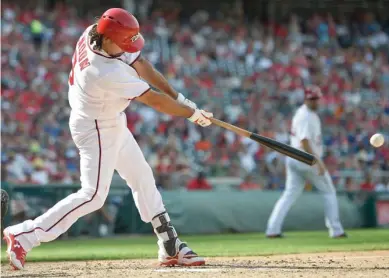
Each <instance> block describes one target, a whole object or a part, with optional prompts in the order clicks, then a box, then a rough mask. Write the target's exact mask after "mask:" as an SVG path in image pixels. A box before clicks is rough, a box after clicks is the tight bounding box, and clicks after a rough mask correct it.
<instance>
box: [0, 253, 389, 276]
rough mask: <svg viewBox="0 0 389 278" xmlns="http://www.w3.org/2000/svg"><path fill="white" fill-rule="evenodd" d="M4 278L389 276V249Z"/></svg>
mask: <svg viewBox="0 0 389 278" xmlns="http://www.w3.org/2000/svg"><path fill="white" fill-rule="evenodd" d="M1 274H2V275H1V277H88V278H89V277H93V278H108V277H132V278H141V277H142V278H153V277H158V278H160V277H166V278H167V277H202V278H203V277H218V278H219V277H352V278H357V277H389V251H371V252H352V253H345V252H338V253H322V254H295V255H283V256H279V255H277V256H261V257H238V258H209V259H208V260H207V265H206V266H204V267H200V268H199V267H197V268H180V267H173V268H161V267H158V266H157V265H156V261H155V260H125V261H124V260H123V261H120V260H119V261H87V262H85V261H84V262H57V263H29V264H28V265H27V267H26V269H25V270H23V271H11V270H10V269H9V267H8V265H4V264H3V265H2V269H1Z"/></svg>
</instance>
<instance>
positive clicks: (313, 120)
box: [266, 86, 346, 238]
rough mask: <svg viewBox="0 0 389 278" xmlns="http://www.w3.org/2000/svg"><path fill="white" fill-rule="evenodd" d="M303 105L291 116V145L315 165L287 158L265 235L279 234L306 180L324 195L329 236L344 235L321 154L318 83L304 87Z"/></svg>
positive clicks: (333, 188) (332, 186)
mask: <svg viewBox="0 0 389 278" xmlns="http://www.w3.org/2000/svg"><path fill="white" fill-rule="evenodd" d="M304 94H305V101H304V104H303V105H302V106H301V107H299V108H298V109H297V111H296V114H295V115H294V117H293V119H292V131H291V145H292V146H293V147H295V148H298V149H301V150H303V151H306V152H308V153H311V154H313V155H314V156H315V157H316V159H317V167H312V166H309V165H306V164H304V163H302V162H299V161H297V160H295V159H293V158H289V157H288V158H287V159H286V184H285V190H284V192H283V194H282V196H281V198H280V199H279V200H278V201H277V203H276V205H275V207H274V208H273V211H272V213H271V216H270V218H269V221H268V224H267V230H266V236H267V237H269V238H276V237H282V232H281V229H282V224H283V222H284V219H285V216H286V215H287V213H288V211H289V209H290V208H291V206H292V205H293V203H294V202H295V201H296V199H297V198H298V197H299V196H300V195H301V193H302V192H303V190H304V187H305V182H306V181H308V182H310V183H311V184H313V185H314V186H315V187H316V188H317V189H318V190H319V191H320V192H321V194H322V195H323V198H324V204H325V223H326V226H327V228H328V229H329V234H330V237H334V238H337V237H346V234H345V233H344V231H343V227H342V224H341V223H340V220H339V210H338V203H337V199H336V190H335V187H334V185H333V183H332V179H331V176H330V174H329V173H328V171H327V169H326V167H325V165H324V163H323V161H322V160H321V157H322V155H323V144H322V131H321V122H320V118H319V116H318V114H317V110H318V108H319V100H320V98H321V96H322V94H321V90H320V88H319V87H317V86H309V87H307V88H306V89H305V93H304Z"/></svg>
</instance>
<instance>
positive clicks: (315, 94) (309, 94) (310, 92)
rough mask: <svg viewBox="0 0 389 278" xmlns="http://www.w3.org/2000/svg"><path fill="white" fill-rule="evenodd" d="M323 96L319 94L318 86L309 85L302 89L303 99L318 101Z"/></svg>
mask: <svg viewBox="0 0 389 278" xmlns="http://www.w3.org/2000/svg"><path fill="white" fill-rule="evenodd" d="M322 96H323V95H322V93H321V90H320V88H319V87H318V86H315V85H309V86H307V87H305V89H304V97H305V99H319V98H321V97H322Z"/></svg>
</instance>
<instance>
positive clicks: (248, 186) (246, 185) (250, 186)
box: [239, 175, 263, 191]
mask: <svg viewBox="0 0 389 278" xmlns="http://www.w3.org/2000/svg"><path fill="white" fill-rule="evenodd" d="M252 179H253V177H252V176H251V175H247V176H246V177H245V179H244V181H243V182H242V183H241V184H240V185H239V189H240V190H242V191H246V190H262V189H263V186H262V185H259V184H258V183H255V182H253V181H252Z"/></svg>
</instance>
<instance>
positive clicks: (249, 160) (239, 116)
mask: <svg viewBox="0 0 389 278" xmlns="http://www.w3.org/2000/svg"><path fill="white" fill-rule="evenodd" d="M173 7H174V6H173ZM173 7H169V5H166V9H155V10H153V11H152V12H150V16H149V17H148V18H146V19H144V20H142V22H141V31H142V33H143V34H144V36H145V38H146V42H147V43H146V44H147V45H146V47H145V49H144V51H143V52H142V55H144V56H145V57H146V58H148V59H149V60H150V61H151V62H152V63H153V64H154V65H155V66H156V67H157V68H158V69H159V70H160V71H161V72H163V73H164V74H165V76H167V77H168V79H169V81H170V82H171V84H172V85H173V86H174V87H175V89H177V91H179V92H182V93H183V94H184V95H186V96H188V97H189V98H190V99H192V100H194V101H195V102H196V103H198V105H200V106H201V107H204V109H208V110H210V111H212V112H213V113H214V115H215V117H217V118H220V119H222V120H226V121H228V122H231V123H234V124H237V125H238V126H242V127H247V128H250V129H252V130H255V131H257V132H259V133H260V134H263V135H266V136H269V137H273V138H276V139H277V140H280V141H282V142H288V130H289V126H290V120H291V115H292V113H293V111H294V110H295V108H296V107H297V105H298V104H299V103H301V102H302V98H303V86H304V84H310V83H315V84H317V85H319V86H320V87H321V88H322V90H323V94H324V99H323V101H322V102H323V105H322V109H321V112H320V113H321V116H322V123H323V128H324V144H325V149H326V155H325V158H324V160H325V162H326V164H327V166H328V169H329V171H330V172H331V174H332V175H333V176H334V177H335V178H336V177H337V176H338V173H339V170H342V171H344V172H347V171H351V172H353V171H362V172H363V173H365V172H368V173H369V174H370V175H369V176H368V177H366V179H369V180H371V181H370V182H371V183H374V184H373V186H372V187H368V186H367V187H366V186H365V187H366V188H368V190H375V189H376V190H389V179H388V177H379V174H378V172H381V171H388V170H389V168H388V163H387V161H389V147H388V144H386V145H385V146H383V147H381V148H378V149H373V148H372V147H371V146H370V145H369V142H368V140H369V137H370V136H371V135H372V134H373V133H375V132H377V131H380V132H383V133H385V134H386V136H388V135H389V130H388V126H389V49H388V48H389V25H388V23H387V22H386V23H385V22H381V21H378V19H376V18H375V16H374V15H373V14H371V13H367V12H366V13H360V14H358V15H357V16H354V17H353V18H341V17H340V18H335V16H334V17H333V16H332V15H330V14H328V15H327V14H326V15H323V14H320V15H319V14H312V15H311V17H310V18H306V19H304V20H303V19H302V18H299V17H298V16H297V15H291V16H290V18H288V20H286V21H285V22H282V23H274V24H273V23H271V22H270V23H267V24H264V23H260V22H254V23H252V24H245V23H244V20H243V18H242V16H241V15H239V12H237V11H236V10H234V11H232V12H231V11H221V12H220V13H219V14H217V15H212V16H211V15H210V14H209V13H207V12H205V11H197V12H195V13H194V14H193V15H192V16H191V17H190V18H186V19H182V18H180V17H179V10H175V9H174V8H173ZM2 15H3V16H2V19H1V25H2V34H1V41H2V49H1V55H2V57H1V63H2V65H1V66H2V76H1V89H2V104H1V106H2V107H1V110H2V117H1V126H2V151H1V158H2V167H4V173H6V174H7V180H8V181H10V182H14V183H35V184H44V185H45V184H50V183H78V182H79V170H78V163H79V161H78V159H79V158H78V151H77V149H76V147H75V145H74V143H73V141H72V139H71V136H70V133H69V129H68V116H69V112H70V108H69V105H68V102H67V90H68V84H67V80H68V75H69V70H70V67H71V56H72V54H73V49H74V46H75V44H76V40H77V39H78V37H79V36H80V34H81V32H82V31H84V29H85V28H86V27H87V26H88V25H90V24H91V23H93V21H94V19H93V18H92V17H91V18H85V17H80V16H79V15H77V11H76V10H75V9H74V8H72V7H69V6H64V5H61V4H58V5H57V6H56V7H55V8H54V9H53V10H51V11H44V10H40V9H36V10H31V9H27V10H23V9H21V8H19V7H16V6H15V5H11V4H4V5H2ZM126 113H127V118H128V128H129V129H130V130H131V131H132V132H133V134H134V135H135V137H136V139H137V141H138V142H139V145H140V146H141V148H142V150H143V151H144V154H145V156H146V158H147V160H148V161H149V163H150V165H151V166H152V167H153V169H154V172H155V175H156V178H157V182H158V185H159V186H161V187H162V188H164V189H171V188H176V187H184V186H186V184H190V183H191V181H190V179H191V178H192V177H194V176H196V175H197V173H198V172H201V173H202V174H203V173H204V174H205V175H206V176H207V177H209V176H233V177H242V178H245V181H244V185H243V186H242V188H245V189H250V188H255V189H261V188H264V189H279V188H282V187H283V184H284V178H285V175H284V171H285V168H284V163H283V160H284V157H283V156H282V155H279V154H278V153H275V152H272V151H270V150H268V149H266V148H264V147H261V146H259V145H258V144H256V143H253V142H251V141H250V140H248V139H243V138H240V137H237V136H235V135H234V134H232V133H229V132H226V131H224V130H222V129H220V128H218V127H211V128H207V129H201V128H198V127H196V126H194V125H191V124H189V123H187V121H185V120H184V119H176V118H171V117H169V116H167V115H161V114H158V113H157V112H155V111H154V110H152V109H150V108H148V107H146V106H143V105H140V104H137V103H133V104H131V106H130V108H129V109H128V110H127V111H126ZM387 138H388V137H387ZM253 180H254V181H255V182H254V181H253ZM362 182H363V183H362ZM366 182H369V181H368V180H367V181H364V180H360V179H358V180H355V181H354V182H353V181H350V180H349V179H346V181H345V182H344V183H343V182H342V180H340V179H335V183H336V184H337V185H338V186H339V189H342V184H344V185H345V186H346V187H347V188H346V189H349V190H354V189H359V186H360V184H361V183H362V185H363V184H366ZM192 184H193V183H192ZM349 185H350V187H349ZM189 187H190V188H192V189H193V185H192V186H190V185H189ZM365 187H363V186H362V188H365ZM343 189H344V188H343Z"/></svg>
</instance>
